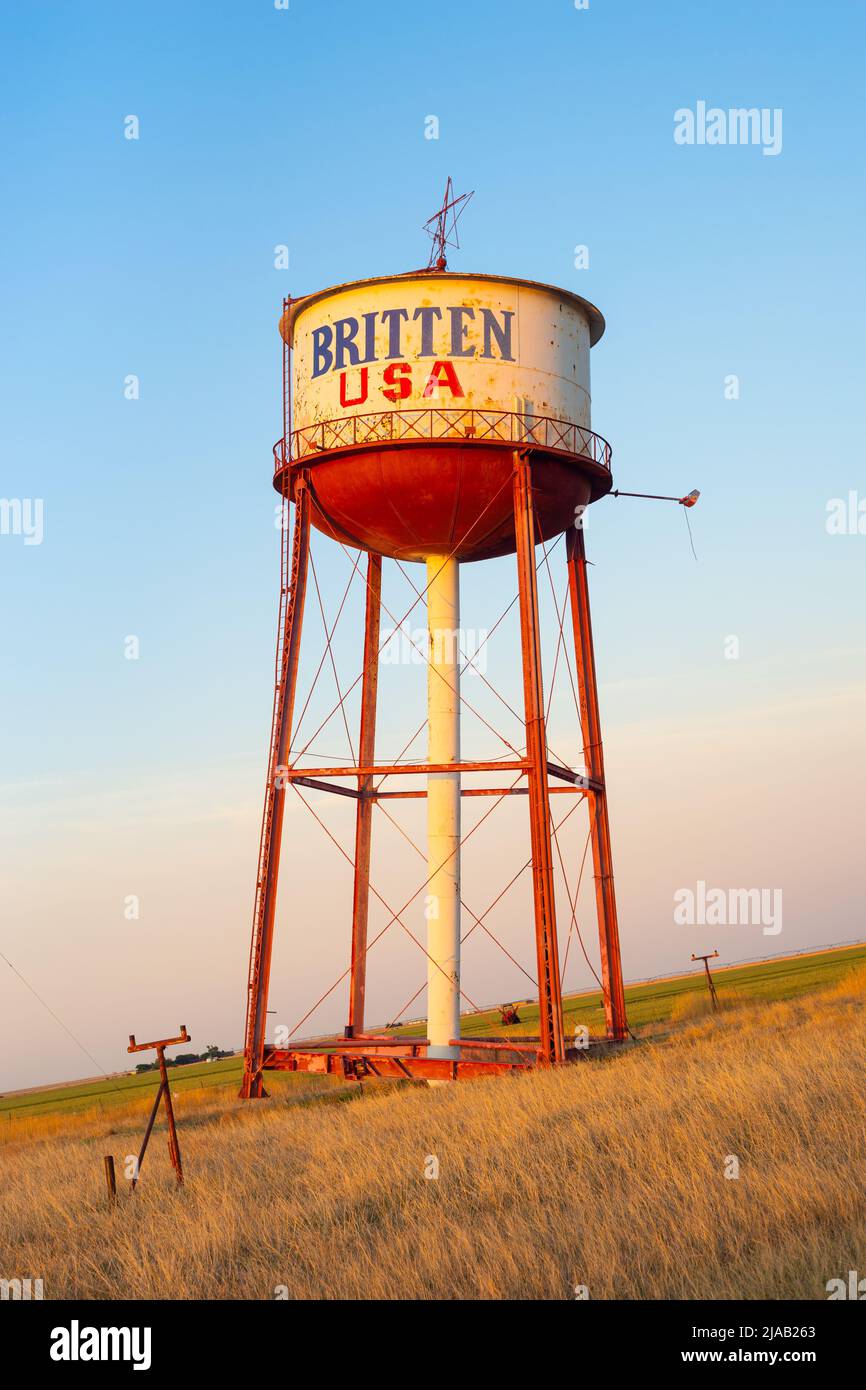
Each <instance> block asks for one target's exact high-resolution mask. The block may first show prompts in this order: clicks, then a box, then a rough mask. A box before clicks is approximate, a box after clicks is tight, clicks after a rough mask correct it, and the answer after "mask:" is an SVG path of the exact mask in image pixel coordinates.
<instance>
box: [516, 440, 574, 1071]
mask: <svg viewBox="0 0 866 1390" xmlns="http://www.w3.org/2000/svg"><path fill="white" fill-rule="evenodd" d="M514 530H515V535H516V537H517V578H518V585H519V591H520V637H521V645H522V648H523V698H524V706H525V713H526V755H527V758H528V759H529V762H530V764H531V766H530V768H529V770H528V771H527V774H526V776H527V780H528V784H529V823H530V834H531V842H532V880H533V891H534V895H535V940H536V951H537V957H538V1000H539V1016H540V1024H541V1027H540V1033H541V1052H542V1055H543V1056H544V1058H545V1060H546V1061H548V1062H562V1061H563V1060H564V1058H565V1046H564V1041H563V1025H562V994H561V991H560V984H559V948H558V944H557V939H556V908H555V903H554V892H553V853H552V849H551V841H550V793H549V789H548V784H547V733H546V729H545V721H544V687H543V680H542V672H541V641H540V632H539V617H538V586H537V583H536V574H535V508H534V505H533V500H532V473H531V468H530V464H529V459H528V457H527V456H526V455H524V454H521V453H520V452H515V455H514Z"/></svg>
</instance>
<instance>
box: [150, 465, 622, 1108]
mask: <svg viewBox="0 0 866 1390" xmlns="http://www.w3.org/2000/svg"><path fill="white" fill-rule="evenodd" d="M513 457H514V476H513V507H514V527H515V537H516V558H517V572H518V599H519V612H520V631H521V647H522V664H523V684H524V718H525V726H526V756H525V757H520V756H518V757H516V758H513V759H508V760H505V761H503V760H492V761H470V760H465V761H464V760H462V759H460V760H458V762H456V763H449V764H447V766H446V765H445V764H442V765H441V766H440V764H438V763H422V762H418V763H399V762H398V763H394V764H385V763H382V764H378V765H377V764H376V762H375V726H376V706H377V686H378V663H379V655H380V653H379V638H380V615H381V583H382V560H381V557H380V556H377V555H372V554H371V555H369V556H368V561H367V595H366V617H365V630H364V665H363V673H362V677H361V681H362V687H361V728H360V741H359V751H358V761H357V766H354V767H345V766H340V767H301V766H293V765H292V764H291V763H290V759H289V750H290V747H291V738H292V719H293V713H294V701H295V691H296V684H297V672H298V657H299V650H300V640H301V628H302V623H303V613H304V599H305V592H306V579H307V568H308V563H309V546H310V524H311V517H310V512H311V505H310V492H309V473H308V472H306V471H305V470H304V468H297V469H296V470H295V472H294V474H293V479H292V486H293V492H294V502H295V516H294V530H293V535H292V548H291V565H290V566H289V562H288V544H287V541H286V540H284V550H283V565H282V571H283V580H282V585H281V614H280V634H281V635H280V645H279V648H278V650H279V658H278V671H277V685H276V692H275V702H274V715H273V723H272V732H271V751H270V758H269V765H268V785H267V791H266V798H265V810H264V815H263V821H262V836H261V842H260V850H259V872H258V878H257V885H256V905H255V912H254V920H253V941H252V948H251V955H250V973H249V982H248V1002H247V1026H246V1047H245V1067H244V1079H243V1083H242V1088H241V1095H242V1096H244V1097H246V1098H250V1097H258V1096H262V1095H265V1094H266V1092H265V1091H264V1087H263V1072H264V1070H266V1069H267V1070H277V1071H310V1072H316V1073H322V1074H326V1075H334V1076H342V1077H345V1078H347V1079H355V1080H361V1079H362V1078H364V1077H367V1076H377V1077H381V1076H393V1077H403V1078H407V1079H423V1080H447V1079H457V1078H459V1077H464V1076H482V1075H491V1074H495V1073H498V1072H505V1071H512V1070H514V1069H515V1068H525V1067H528V1066H529V1067H531V1066H536V1065H549V1064H555V1063H558V1062H562V1061H565V1060H567V1059H569V1058H571V1057H576V1056H578V1055H585V1053H583V1052H581V1053H580V1054H579V1053H577V1052H575V1050H574V1049H573V1048H568V1047H567V1046H566V1042H565V1037H564V1025H563V1013H562V992H561V980H560V965H559V950H558V942H557V929H556V906H555V893H554V878H553V853H552V830H551V813H550V805H551V802H550V798H551V796H552V795H554V794H572V795H578V796H585V797H587V798H588V799H589V806H590V812H591V822H590V834H591V842H592V857H593V866H594V875H595V887H596V907H597V913H598V923H599V942H600V953H601V981H602V991H603V995H604V1007H605V1016H606V1023H607V1037H608V1039H610V1040H613V1041H622V1040H623V1039H624V1038H625V1037H626V1036H627V1033H628V1025H627V1022H626V1015H625V999H624V992H623V981H622V966H621V961H620V949H619V935H618V928H617V916H616V899H615V894H614V883H613V870H612V856H611V846H610V827H609V821H608V809H607V796H606V791H605V783H604V760H603V753H602V742H601V722H600V716H599V708H598V691H597V683H596V673H595V659H594V654H593V645H592V625H591V620H590V610H589V593H588V587H587V577H586V563H587V562H586V552H585V547H584V540H583V533H582V531H581V530H579V529H575V530H574V532H573V533H571V534H570V535H569V538H568V585H569V595H570V605H571V614H572V621H573V626H574V643H575V657H576V665H577V677H578V688H579V703H580V719H581V727H582V735H583V742H584V748H585V757H586V773H587V775H586V776H581V775H580V774H578V773H575V772H573V771H572V770H571V769H569V768H566V767H562V766H560V765H559V764H557V763H555V762H552V761H550V760H549V758H548V752H547V733H546V720H545V702H544V686H543V675H542V665H541V639H540V620H539V605H538V588H537V571H536V564H535V546H536V544H537V543H538V541H539V540H540V539H541V538H540V536H539V535H538V534H537V524H536V517H535V507H534V500H533V490H532V464H531V451H530V450H526V449H516V450H515V451H514V455H513ZM289 569H290V574H289ZM445 771H448V772H458V773H463V772H475V773H478V772H490V773H493V772H495V773H497V774H499V777H500V778H501V775H502V773H503V772H505V773H509V774H510V773H516V774H517V777H518V779H521V778H525V785H523V786H519V787H518V786H516V785H513V784H512V785H511V786H500V785H497V786H495V787H462V788H461V794H462V795H463V796H493V795H495V796H505V795H526V796H528V799H529V821H530V837H531V847H532V876H533V898H534V918H535V936H536V955H537V964H538V981H539V1032H540V1037H539V1038H538V1039H537V1040H534V1039H527V1040H524V1041H523V1042H522V1043H521V1044H520V1045H519V1046H515V1045H514V1044H513V1043H512V1044H511V1045H510V1046H509V1045H508V1044H506V1043H505V1042H504V1040H498V1041H494V1040H486V1041H484V1042H482V1041H481V1040H478V1039H466V1038H464V1039H460V1038H454V1039H452V1040H451V1041H450V1043H449V1046H450V1047H452V1048H453V1049H454V1055H453V1056H452V1057H450V1058H449V1057H436V1056H429V1055H428V1053H427V1047H428V1043H427V1040H426V1039H417V1038H395V1037H393V1036H392V1035H381V1036H379V1035H373V1034H367V1033H365V1031H364V1029H365V1009H364V1002H365V986H366V956H367V930H368V908H369V895H370V892H371V888H370V850H371V832H372V825H371V822H372V809H373V805H374V803H375V802H376V801H378V800H385V799H387V798H411V797H425V796H426V795H427V792H426V790H417V791H412V790H406V789H399V790H397V789H395V790H393V791H391V790H389V791H382V790H381V789H380V787H381V783H379V785H378V786H377V785H376V783H375V781H374V779H378V778H384V777H386V776H401V777H405V776H409V777H412V776H413V775H414V776H425V777H429V775H430V774H431V773H436V772H445ZM343 778H352V779H356V785H355V786H347V785H341V782H342V779H343ZM550 778H553V779H555V780H556V781H557V782H559V783H560V784H564V785H558V786H553V787H551V786H550V784H549V779H550ZM291 784H298V785H300V786H306V787H310V788H313V789H315V790H319V791H329V792H333V793H335V794H337V795H340V796H349V797H351V798H352V799H354V800H355V802H356V823H355V858H354V882H353V909H352V954H351V968H350V971H349V972H348V973H349V976H350V980H349V1006H348V1024H347V1026H346V1029H345V1038H344V1039H338V1038H331V1039H327V1040H325V1041H323V1042H318V1043H309V1042H307V1043H303V1044H301V1045H299V1046H298V1047H297V1048H293V1047H290V1048H276V1047H273V1046H269V1045H268V1044H267V1043H266V1038H265V1025H266V1019H267V998H268V979H269V974H270V966H271V955H272V950H273V936H274V918H275V909H276V894H277V880H278V876H279V864H280V841H281V833H282V823H283V812H284V804H285V794H286V790H287V788H288V787H289V785H291ZM148 1132H149V1131H148Z"/></svg>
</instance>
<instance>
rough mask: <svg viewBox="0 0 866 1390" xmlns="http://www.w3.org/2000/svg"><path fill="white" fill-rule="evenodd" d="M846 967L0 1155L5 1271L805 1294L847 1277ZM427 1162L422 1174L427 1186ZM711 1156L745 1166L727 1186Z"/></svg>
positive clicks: (865, 1203) (80, 1280)
mask: <svg viewBox="0 0 866 1390" xmlns="http://www.w3.org/2000/svg"><path fill="white" fill-rule="evenodd" d="M864 984H866V981H864V980H863V979H862V978H859V979H858V978H857V977H852V976H849V977H848V979H847V980H845V981H843V982H842V983H841V984H840V985H838V986H836V987H834V988H833V989H832V990H830V991H827V993H825V994H824V995H822V996H816V997H813V998H810V999H808V1000H799V1001H796V1002H791V1003H778V1004H769V1005H768V1004H766V1003H761V1004H760V1005H759V1006H754V1007H752V1008H740V1009H734V1010H726V1011H725V1012H723V1013H722V1014H719V1015H717V1016H715V1017H712V1016H706V1017H703V1018H700V1019H698V1020H696V1021H694V1022H691V1023H685V1024H683V1025H681V1027H680V1030H679V1031H678V1032H677V1033H676V1034H675V1035H673V1036H669V1037H668V1038H667V1039H666V1040H664V1041H655V1042H652V1043H644V1044H641V1045H638V1046H636V1047H633V1048H631V1049H630V1050H629V1051H627V1052H623V1053H621V1054H619V1055H616V1056H613V1057H611V1058H609V1059H606V1060H595V1061H583V1062H581V1063H578V1064H576V1065H574V1066H571V1067H568V1068H565V1069H562V1070H559V1071H556V1072H547V1073H535V1074H531V1075H526V1076H522V1077H519V1078H510V1079H504V1080H499V1081H488V1082H475V1083H461V1084H460V1085H457V1086H455V1087H453V1088H452V1087H440V1088H437V1089H436V1090H427V1089H426V1088H423V1087H417V1088H415V1087H412V1088H409V1087H404V1088H401V1089H398V1090H394V1089H388V1090H376V1089H375V1088H371V1089H369V1090H366V1091H364V1092H363V1093H362V1094H361V1095H359V1096H357V1098H356V1099H352V1100H351V1101H350V1102H349V1103H347V1104H322V1102H321V1101H313V1102H312V1103H311V1104H306V1105H305V1104H297V1103H294V1104H292V1103H290V1102H289V1101H288V1100H287V1098H286V1097H282V1098H279V1099H274V1100H272V1101H268V1102H262V1103H261V1104H258V1103H257V1104H254V1105H247V1106H246V1107H244V1106H243V1104H242V1103H241V1102H238V1101H235V1100H233V1099H229V1098H228V1097H226V1096H222V1097H220V1098H216V1097H215V1098H212V1099H210V1100H205V1099H203V1100H202V1101H201V1103H200V1104H199V1105H198V1106H196V1105H194V1104H193V1103H192V1102H189V1103H187V1104H186V1106H185V1113H183V1115H182V1135H181V1139H182V1145H183V1152H184V1160H185V1165H186V1169H187V1174H188V1181H187V1185H186V1186H185V1187H184V1189H183V1190H182V1191H176V1190H174V1188H173V1186H172V1183H171V1181H170V1177H169V1170H168V1164H167V1160H166V1157H165V1152H164V1133H162V1132H161V1131H160V1132H158V1133H157V1135H156V1136H155V1138H156V1140H157V1147H156V1149H155V1150H154V1151H153V1152H152V1153H151V1155H150V1156H149V1158H148V1165H149V1166H147V1167H146V1168H145V1171H144V1176H143V1178H142V1183H141V1186H140V1188H139V1191H138V1193H137V1195H136V1196H135V1197H134V1198H130V1197H129V1196H128V1195H127V1194H126V1193H125V1192H124V1193H122V1194H121V1196H120V1200H119V1202H118V1206H117V1208H116V1210H115V1211H113V1212H111V1211H109V1210H108V1209H107V1207H106V1202H105V1198H104V1193H103V1187H102V1162H101V1155H102V1154H103V1152H106V1151H107V1150H108V1149H109V1148H113V1150H114V1153H115V1155H116V1156H117V1157H118V1158H119V1157H120V1156H121V1155H123V1154H125V1153H127V1152H130V1151H132V1150H133V1149H134V1148H135V1147H136V1142H135V1141H136V1137H137V1135H138V1133H139V1124H138V1120H137V1119H136V1122H135V1124H134V1125H127V1124H125V1123H124V1121H123V1120H122V1119H118V1118H116V1117H112V1120H111V1131H113V1133H112V1137H111V1139H110V1141H109V1142H108V1143H106V1142H105V1137H104V1136H105V1135H106V1134H108V1133H109V1132H111V1131H109V1127H108V1123H107V1122H106V1123H105V1124H104V1126H103V1128H102V1130H101V1131H100V1130H99V1129H98V1127H97V1126H96V1121H91V1122H90V1125H91V1127H90V1128H89V1129H86V1130H85V1132H84V1133H83V1134H82V1133H80V1132H79V1130H78V1127H77V1126H78V1124H79V1120H78V1117H76V1120H75V1121H72V1122H69V1123H70V1128H72V1127H73V1126H75V1127H76V1128H75V1130H74V1137H69V1138H66V1139H52V1140H51V1141H50V1142H41V1143H33V1144H16V1145H13V1146H9V1147H7V1148H6V1149H5V1150H4V1151H3V1155H2V1158H0V1162H2V1164H3V1169H4V1173H3V1182H2V1198H0V1274H2V1275H3V1276H5V1277H13V1276H15V1275H17V1276H19V1277H26V1276H27V1275H29V1276H31V1277H33V1278H37V1277H42V1278H43V1279H44V1281H45V1293H46V1297H61V1296H76V1297H85V1298H129V1297H132V1298H144V1297H155V1298H178V1297H181V1298H183V1297H186V1298H258V1299H261V1298H264V1299H268V1298H273V1297H274V1296H275V1289H276V1288H277V1287H278V1286H280V1285H284V1286H286V1288H287V1290H288V1296H289V1297H291V1298H323V1297H343V1298H376V1297H378V1298H386V1299H396V1298H412V1299H415V1298H452V1297H463V1298H570V1297H572V1296H573V1288H574V1285H576V1284H584V1285H586V1286H588V1289H589V1292H590V1296H591V1297H592V1298H680V1299H688V1298H695V1297H701V1298H747V1299H748V1298H764V1297H778V1298H795V1297H805V1298H824V1297H826V1292H825V1285H826V1282H827V1280H828V1279H830V1278H833V1277H836V1276H838V1275H843V1276H844V1275H846V1274H847V1271H848V1270H849V1269H859V1270H861V1271H862V1270H864V1269H866V1191H864V1187H863V1183H862V1176H861V1175H862V1172H863V1169H864V1163H866V1125H864V1080H866V1075H864V1058H866V1020H864V1011H863V990H864ZM428 1154H435V1155H436V1156H437V1158H438V1160H439V1177H438V1180H428V1179H426V1178H425V1176H424V1170H425V1159H426V1156H427V1155H428ZM727 1155H736V1156H737V1158H738V1160H739V1163H740V1176H739V1178H738V1179H734V1180H732V1179H728V1178H726V1177H725V1160H726V1156H727Z"/></svg>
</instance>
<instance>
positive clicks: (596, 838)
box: [567, 526, 628, 1042]
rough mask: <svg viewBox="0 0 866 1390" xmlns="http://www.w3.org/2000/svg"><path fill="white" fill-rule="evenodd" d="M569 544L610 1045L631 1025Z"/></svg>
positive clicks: (577, 577)
mask: <svg viewBox="0 0 866 1390" xmlns="http://www.w3.org/2000/svg"><path fill="white" fill-rule="evenodd" d="M567 545H568V592H569V596H570V600H571V617H572V623H573V626H574V652H575V660H576V664H577V684H578V692H579V696H580V719H581V725H582V729H583V748H584V757H585V760H586V771H587V775H588V776H589V777H590V779H591V780H592V781H594V782H597V783H598V784H599V789H596V790H593V791H592V792H590V793H588V796H589V797H590V817H591V841H592V864H593V873H594V876H595V900H596V911H597V913H598V937H599V950H600V955H601V981H602V992H603V994H604V1012H605V1019H606V1022H607V1036H608V1037H609V1038H610V1039H611V1040H612V1041H616V1042H622V1041H623V1039H624V1038H625V1037H626V1036H627V1034H628V1022H627V1020H626V1013H625V991H624V989H623V982H622V959H621V957H620V948H619V926H618V924H617V916H616V893H615V891H614V883H613V855H612V851H611V844H610V822H609V820H608V810H607V790H606V788H605V784H604V752H603V749H602V741H601V716H600V714H599V708H598V684H597V681H596V674H595V652H594V649H593V644H592V619H591V617H590V611H589V585H588V582H587V576H586V546H585V544H584V538H583V530H582V528H581V527H579V526H575V527H574V528H573V529H572V530H571V531H570V532H569V536H568V542H567Z"/></svg>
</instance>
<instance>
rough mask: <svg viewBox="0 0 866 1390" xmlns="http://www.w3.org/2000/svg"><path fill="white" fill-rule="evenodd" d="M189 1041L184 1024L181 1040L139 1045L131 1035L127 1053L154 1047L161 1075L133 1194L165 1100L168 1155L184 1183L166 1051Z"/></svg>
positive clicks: (144, 1050)
mask: <svg viewBox="0 0 866 1390" xmlns="http://www.w3.org/2000/svg"><path fill="white" fill-rule="evenodd" d="M189 1041H190V1037H189V1033H188V1032H187V1031H186V1024H185V1023H182V1024H181V1025H180V1037H179V1038H160V1039H159V1040H158V1041H156V1042H146V1043H137V1042H136V1041H135V1034H134V1033H130V1035H129V1047H128V1048H127V1049H126V1050H127V1052H149V1051H150V1049H151V1048H152V1047H155V1048H156V1057H157V1061H158V1062H159V1075H160V1083H159V1090H158V1091H157V1093H156V1099H155V1101H154V1102H153V1109H152V1110H151V1112H150V1119H149V1120H148V1122H147V1129H146V1130H145V1131H144V1139H143V1140H142V1144H141V1149H140V1150H139V1154H138V1161H137V1162H136V1165H135V1175H134V1176H133V1179H132V1191H133V1192H134V1191H135V1185H136V1183H137V1182H138V1179H139V1175H140V1173H141V1165H142V1163H143V1162H144V1151H145V1149H146V1148H147V1141H148V1139H149V1138H150V1132H151V1130H152V1129H153V1122H154V1120H155V1119H156V1112H157V1111H158V1110H159V1102H160V1101H161V1100H163V1099H164V1100H165V1115H166V1119H167V1120H168V1154H169V1158H170V1159H171V1166H172V1167H173V1168H174V1171H175V1174H176V1176H177V1182H178V1187H180V1186H181V1184H182V1183H183V1168H182V1166H181V1161H180V1145H179V1144H178V1142H177V1129H176V1127H175V1123H174V1110H173V1109H172V1104H171V1091H170V1090H169V1085H168V1069H167V1067H166V1065H165V1049H166V1048H167V1047H173V1046H174V1045H175V1043H182V1042H189Z"/></svg>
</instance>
